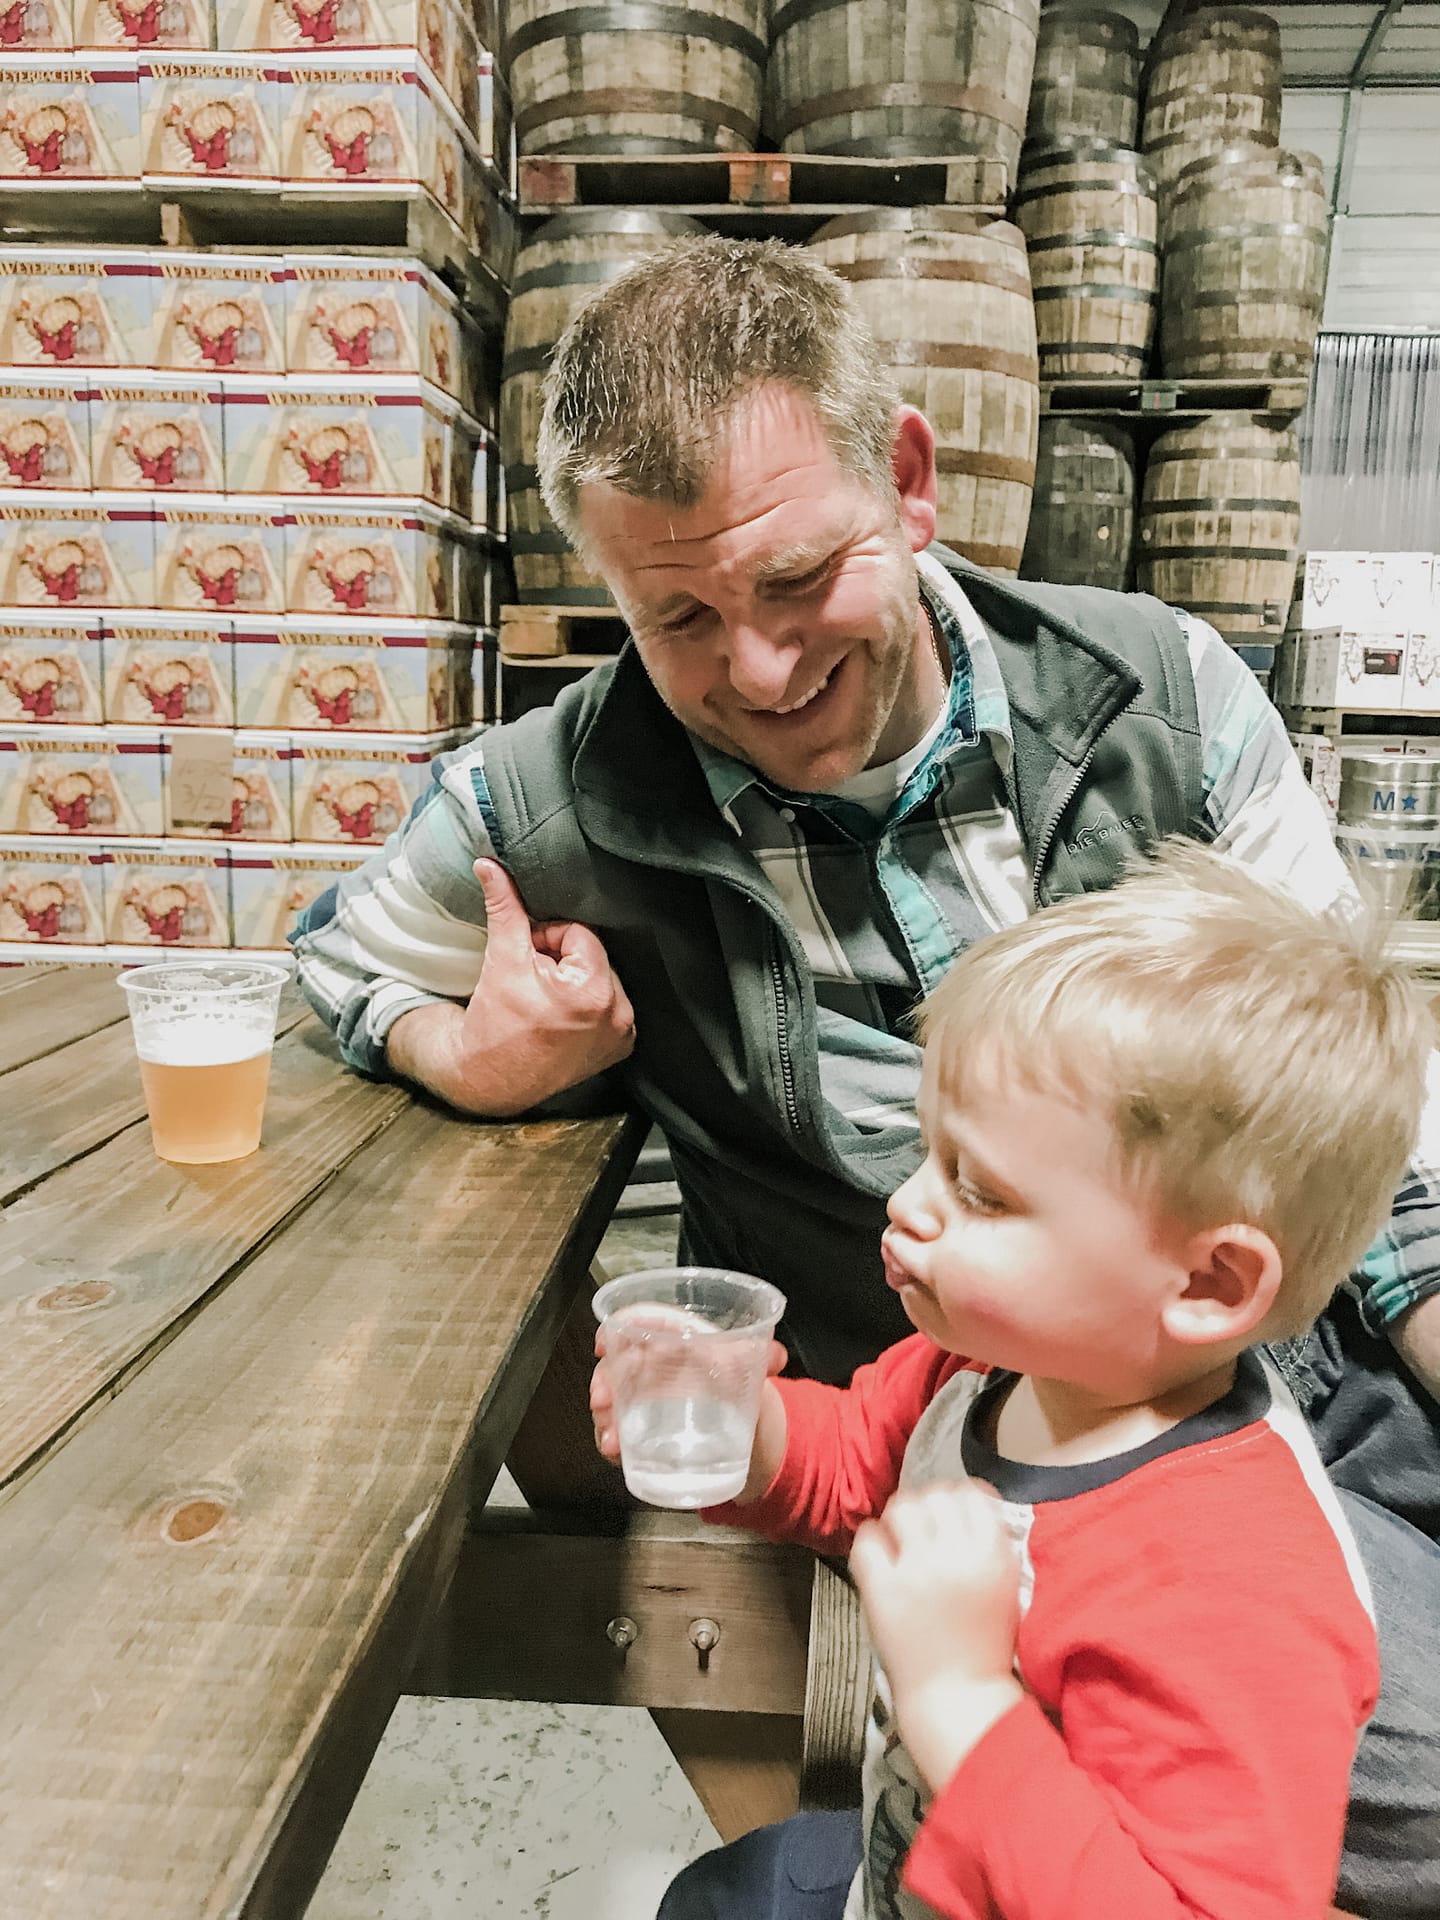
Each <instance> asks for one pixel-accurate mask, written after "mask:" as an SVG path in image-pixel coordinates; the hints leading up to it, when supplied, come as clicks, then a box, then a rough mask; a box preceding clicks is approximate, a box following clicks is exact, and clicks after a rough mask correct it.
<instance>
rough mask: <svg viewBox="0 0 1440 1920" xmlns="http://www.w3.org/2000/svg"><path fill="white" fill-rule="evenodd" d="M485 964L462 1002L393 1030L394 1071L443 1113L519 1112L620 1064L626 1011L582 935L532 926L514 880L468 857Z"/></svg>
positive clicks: (630, 1042)
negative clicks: (442, 1106)
mask: <svg viewBox="0 0 1440 1920" xmlns="http://www.w3.org/2000/svg"><path fill="white" fill-rule="evenodd" d="M475 877H476V879H477V880H478V881H479V882H480V885H481V888H482V889H483V891H484V894H485V920H486V929H487V931H486V939H485V956H484V959H483V960H482V962H481V966H480V978H479V980H478V982H477V983H476V987H475V991H474V993H473V994H472V995H471V996H470V1004H469V1005H468V1006H467V1007H465V1008H464V1009H463V1011H462V1010H461V1009H460V1008H458V1007H421V1008H417V1009H416V1010H415V1011H414V1012H413V1013H407V1014H404V1015H402V1017H401V1018H400V1019H399V1020H397V1021H396V1022H395V1024H394V1026H393V1027H392V1028H391V1029H390V1035H389V1040H388V1042H387V1052H388V1055H389V1059H390V1064H391V1066H392V1067H393V1068H394V1069H395V1071H396V1072H397V1073H400V1074H403V1075H404V1076H405V1077H406V1078H407V1079H412V1080H418V1081H419V1082H420V1084H421V1085H422V1086H426V1087H429V1088H430V1089H431V1091H432V1092H434V1093H438V1094H439V1095H440V1096H441V1098H442V1099H444V1100H448V1101H449V1102H450V1104H451V1105H452V1106H455V1107H459V1108H461V1109H462V1110H463V1111H464V1112H467V1113H483V1114H486V1115H489V1116H490V1117H491V1118H494V1119H504V1118H506V1117H508V1116H509V1115H512V1114H517V1113H524V1112H526V1111H527V1110H528V1109H529V1108H531V1107H533V1106H536V1105H537V1104H538V1103H539V1102H540V1101H541V1100H546V1099H548V1098H549V1097H550V1096H551V1095H552V1094H556V1093H561V1092H563V1091H564V1090H565V1089H566V1088H567V1087H574V1086H578V1085H579V1084H580V1082H581V1081H582V1080H589V1079H592V1078H593V1077H594V1076H595V1075H596V1074H598V1073H603V1072H604V1071H605V1069H606V1068H607V1067H613V1066H615V1065H616V1064H617V1063H618V1062H619V1061H621V1060H624V1059H626V1058H627V1057H628V1056H629V1054H630V1053H631V1052H632V1050H633V1049H634V1046H635V1014H634V1010H633V1009H632V1007H631V1005H630V1000H629V996H628V995H627V994H626V992H625V989H624V987H622V986H621V984H620V981H619V979H618V978H617V977H616V974H615V971H614V969H613V968H612V967H611V965H610V958H609V955H608V954H607V953H606V951H605V948H604V946H603V945H602V944H601V942H600V940H599V939H598V938H597V937H596V935H595V934H594V933H592V932H591V930H590V929H589V927H584V926H581V925H580V924H579V923H578V922H577V921H573V920H552V921H546V922H544V923H543V924H542V925H540V926H532V925H531V924H530V916H529V914H528V913H527V912H526V911H525V903H524V902H523V901H522V900H521V898H520V895H519V894H518V893H517V892H516V890H515V883H514V881H513V880H512V879H511V878H510V876H509V874H508V873H507V872H506V871H505V869H504V868H503V867H502V866H500V865H499V864H498V862H496V861H494V860H477V861H476V862H475Z"/></svg>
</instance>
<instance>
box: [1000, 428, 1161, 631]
mask: <svg viewBox="0 0 1440 1920" xmlns="http://www.w3.org/2000/svg"><path fill="white" fill-rule="evenodd" d="M1134 544H1135V448H1134V445H1133V443H1132V441H1131V439H1130V435H1129V434H1128V433H1127V432H1126V431H1125V430H1124V428H1123V427H1112V426H1109V425H1108V424H1107V425H1102V424H1101V422H1100V421H1098V420H1076V419H1067V418H1066V417H1065V415H1064V414H1058V413H1046V414H1042V415H1041V417H1040V445H1039V451H1038V453H1037V454H1036V457H1035V497H1034V500H1033V501H1032V502H1031V506H1030V531H1029V533H1028V534H1027V535H1026V536H1025V555H1024V558H1023V559H1022V560H1021V562H1020V578H1021V579H1022V580H1054V581H1056V582H1058V583H1059V584H1060V585H1061V586H1075V587H1111V588H1113V589H1114V590H1115V591H1116V592H1117V593H1124V592H1126V590H1127V589H1128V588H1129V585H1130V564H1131V557H1132V551H1133V548H1134Z"/></svg>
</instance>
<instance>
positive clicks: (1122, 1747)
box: [712, 1336, 1379, 1920]
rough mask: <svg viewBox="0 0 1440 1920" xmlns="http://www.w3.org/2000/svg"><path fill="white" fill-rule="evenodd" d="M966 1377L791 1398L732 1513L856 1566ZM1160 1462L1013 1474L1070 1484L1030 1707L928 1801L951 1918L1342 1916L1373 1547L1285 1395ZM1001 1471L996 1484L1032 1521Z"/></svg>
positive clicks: (896, 1378)
mask: <svg viewBox="0 0 1440 1920" xmlns="http://www.w3.org/2000/svg"><path fill="white" fill-rule="evenodd" d="M962 1364H963V1363H961V1362H959V1361H957V1360H956V1359H955V1358H954V1357H953V1356H951V1355H948V1354H944V1353H942V1352H940V1351H939V1350H938V1349H937V1348H934V1347H933V1346H931V1344H930V1343H929V1342H928V1341H927V1340H925V1339H924V1338H923V1337H921V1336H916V1337H915V1338H913V1339H910V1340H907V1341H904V1342H902V1343H901V1345H899V1346H898V1347H895V1348H892V1349H890V1350H889V1351H888V1352H887V1353H886V1354H884V1355H882V1356H881V1358H880V1360H879V1361H877V1362H876V1363H875V1366H874V1367H872V1368H865V1369H862V1370H861V1372H860V1373H858V1374H857V1375H856V1377H855V1381H854V1382H853V1383H852V1386H851V1388H849V1389H845V1390H842V1389H836V1388H825V1387H820V1386H818V1385H816V1384H814V1383H811V1382H789V1381H785V1382H780V1383H779V1384H780V1387H781V1391H782V1393H783V1394H784V1396H785V1406H786V1415H787V1422H788V1435H787V1448H786V1454H785V1458H784V1460H783V1462H782V1464H781V1466H780V1469H779V1471H778V1472H777V1474H776V1475H775V1478H774V1480H773V1481H772V1483H771V1485H770V1486H769V1488H767V1489H766V1492H765V1493H764V1495H763V1496H762V1498H761V1499H760V1500H759V1501H758V1502H755V1503H753V1504H752V1505H750V1506H748V1507H733V1506H731V1507H726V1508H723V1509H717V1510H716V1511H715V1512H714V1514H713V1515H712V1517H713V1518H715V1519H717V1520H723V1521H727V1522H730V1523H731V1524H740V1525H744V1526H747V1527H755V1528H756V1529H757V1530H759V1531H761V1532H764V1533H766V1534H767V1535H768V1536H769V1537H771V1538H774V1539H787V1540H802V1541H805V1542H807V1543H808V1544H810V1545H811V1546H813V1547H815V1548H817V1549H818V1550H819V1551H822V1552H830V1553H837V1552H843V1551H846V1550H848V1547H849V1544H850V1541H851V1539H852V1538H853V1536H854V1532H855V1529H856V1528H857V1527H858V1525H859V1524H860V1522H861V1521H862V1520H864V1519H866V1518H867V1517H869V1516H871V1515H873V1514H876V1513H879V1512H881V1511H882V1510H883V1508H884V1506H885V1504H886V1502H887V1501H888V1499H889V1498H890V1496H891V1494H892V1493H893V1492H894V1491H895V1489H896V1487H897V1486H898V1484H899V1479H900V1465H901V1462H902V1460H903V1457H904V1451H905V1444H906V1441H907V1439H908V1437H909V1434H910V1433H911V1431H912V1430H913V1428H914V1426H915V1424H916V1422H917V1421H918V1419H919V1417H920V1415H921V1414H922V1413H923V1412H924V1410H925V1408H926V1407H927V1406H928V1404H929V1402H930V1400H931V1399H932V1398H933V1397H934V1395H935V1394H936V1393H937V1392H938V1391H939V1389H940V1388H941V1387H942V1386H943V1385H945V1384H946V1382H947V1381H948V1380H950V1379H951V1378H953V1376H954V1374H955V1373H956V1372H957V1371H958V1370H959V1368H960V1367H961V1366H962ZM1255 1371H1256V1377H1257V1378H1258V1377H1259V1375H1258V1363H1255ZM1278 1391H1283V1390H1278ZM1266 1392H1268V1389H1267V1388H1265V1387H1264V1386H1263V1385H1262V1388H1261V1393H1262V1397H1263V1395H1264V1394H1265V1393H1266ZM1180 1431H1181V1430H1177V1434H1178V1433H1179V1432H1180ZM1151 1451H1152V1450H1149V1449H1142V1450H1141V1451H1140V1452H1139V1453H1137V1454H1135V1455H1130V1456H1122V1460H1121V1462H1119V1463H1099V1467H1098V1468H1097V1469H1091V1470H1086V1474H1087V1475H1088V1477H1089V1479H1090V1480H1091V1481H1093V1482H1095V1484H1084V1483H1083V1478H1084V1477H1083V1476H1082V1484H1081V1487H1080V1490H1079V1491H1078V1492H1077V1491H1074V1487H1075V1477H1076V1472H1077V1470H1075V1469H1064V1470H1059V1471H1058V1472H1056V1471H1055V1470H1046V1469H1017V1470H1016V1471H1017V1472H1018V1474H1019V1476H1020V1478H1021V1480H1022V1481H1025V1482H1027V1483H1028V1484H1027V1485H1025V1486H1022V1487H1021V1488H1020V1491H1022V1492H1027V1493H1029V1494H1030V1495H1032V1496H1033V1495H1034V1494H1035V1493H1036V1491H1037V1489H1038V1490H1040V1491H1041V1492H1042V1494H1043V1491H1044V1490H1045V1489H1046V1488H1048V1487H1050V1486H1052V1485H1055V1484H1059V1485H1062V1486H1067V1487H1068V1489H1069V1491H1068V1492H1067V1494H1066V1497H1057V1498H1048V1497H1039V1498H1035V1497H1032V1498H1029V1499H1028V1500H1026V1501H1025V1502H1023V1509H1024V1512H1025V1521H1024V1529H1025V1541H1026V1545H1025V1553H1026V1557H1027V1560H1028V1563H1029V1572H1030V1574H1031V1576H1032V1578H1033V1588H1032V1589H1031V1597H1030V1601H1029V1605H1028V1607H1027V1609H1026V1611H1025V1613H1024V1616H1023V1618H1022V1622H1021V1628H1020V1636H1019V1645H1018V1650H1017V1663H1018V1667H1019V1671H1020V1674H1021V1677H1022V1679H1023V1680H1024V1683H1025V1686H1026V1690H1027V1697H1026V1698H1025V1700H1023V1701H1022V1702H1021V1703H1020V1704H1018V1705H1017V1706H1016V1707H1014V1708H1013V1709H1012V1710H1011V1711H1010V1712H1009V1713H1007V1714H1006V1715H1005V1716H1004V1717H1003V1718H1002V1719H1001V1720H1000V1721H999V1722H998V1723H997V1724H996V1725H995V1726H994V1727H992V1728H991V1729H990V1731H989V1732H988V1733H987V1734H986V1735H985V1736H984V1737H983V1738H982V1739H981V1740H980V1741H979V1742H978V1743H977V1745H976V1746H975V1747H974V1748H973V1749H972V1750H971V1752H970V1753H969V1754H968V1755H967V1756H966V1758H965V1759H964V1760H963V1761H962V1762H961V1764H960V1766H959V1767H958V1768H957V1770H956V1772H955V1773H954V1775H953V1776H952V1778H951V1779H950V1780H949V1781H948V1782H947V1783H946V1784H945V1786H944V1787H943V1788H942V1789H941V1791H940V1792H939V1793H938V1794H936V1796H935V1797H934V1799H933V1800H932V1801H931V1802H930V1803H929V1805H928V1806H927V1807H926V1808H925V1809H924V1812H923V1817H922V1819H921V1821H920V1825H919V1828H918V1831H917V1833H916V1834H915V1837H914V1839H913V1842H912V1844H911V1846H910V1850H909V1854H908V1857H907V1859H906V1862H905V1868H904V1875H903V1886H904V1887H905V1889H906V1891H907V1892H909V1893H911V1894H913V1895H914V1896H916V1897H918V1898H919V1899H921V1900H923V1901H924V1902H925V1903H926V1904H927V1905H928V1906H929V1907H930V1908H932V1909H933V1910H934V1912H935V1913H936V1914H938V1915H940V1916H942V1917H943V1920H982V1917H983V1920H997V1917H998V1916H1002V1915H1003V1916H1004V1920H1117V1916H1123V1920H1182V1916H1183V1917H1184V1920H1200V1917H1201V1916H1203V1917H1204V1920H1320V1917H1321V1916H1323V1915H1324V1914H1326V1913H1327V1912H1328V1910H1329V1908H1330V1905H1331V1902H1332V1900H1333V1898H1334V1888H1335V1876H1336V1870H1337V1866H1338V1863H1339V1858H1340V1846H1341V1838H1342V1835H1343V1830H1344V1821H1345V1808H1346V1801H1347V1796H1348V1788H1349V1776H1350V1767H1351V1762H1352V1760H1353V1758H1354V1752H1355V1746H1356V1742H1357V1739H1358V1736H1359V1733H1360V1731H1361V1729H1362V1728H1363V1726H1364V1724H1365V1721H1366V1720H1367V1719H1368V1717H1369V1715H1370V1712H1371V1711H1372V1709H1373V1706H1374V1702H1375V1696H1376V1692H1377V1690H1378V1686H1379V1670H1378V1656H1377V1651H1376V1644H1375V1635H1374V1628H1373V1625H1372V1622H1371V1619H1370V1615H1369V1613H1368V1610H1367V1601H1368V1595H1367V1594H1366V1590H1365V1585H1364V1576H1363V1573H1360V1572H1359V1571H1358V1568H1357V1563H1356V1561H1355V1557H1354V1553H1353V1542H1350V1541H1349V1538H1348V1531H1347V1530H1346V1528H1345V1524H1344V1520H1343V1517H1341V1516H1340V1514H1339V1510H1338V1508H1337V1507H1336V1506H1335V1502H1334V1495H1333V1492H1332V1491H1331V1490H1330V1488H1329V1487H1328V1484H1327V1483H1326V1482H1325V1480H1324V1474H1323V1470H1322V1469H1321V1467H1320V1464H1319V1460H1318V1456H1316V1455H1315V1454H1314V1450H1313V1446H1312V1445H1311V1443H1310V1441H1309V1437H1308V1434H1306V1433H1305V1431H1304V1427H1303V1421H1302V1420H1301V1419H1300V1416H1299V1414H1298V1412H1297V1411H1296V1410H1295V1409H1294V1407H1293V1403H1292V1402H1289V1401H1288V1398H1287V1400H1286V1401H1285V1404H1284V1405H1280V1406H1277V1408H1276V1409H1275V1411H1274V1414H1273V1415H1270V1414H1265V1413H1263V1411H1262V1415H1261V1417H1256V1418H1251V1417H1248V1415H1247V1417H1246V1418H1245V1419H1244V1423H1243V1424H1241V1425H1240V1426H1238V1427H1237V1428H1236V1429H1235V1430H1233V1431H1230V1432H1226V1433H1222V1434H1218V1435H1212V1436H1210V1437H1207V1438H1203V1439H1201V1440H1200V1441H1198V1442H1196V1443H1195V1444H1177V1446H1176V1447H1175V1450H1173V1451H1168V1452H1161V1453H1160V1454H1159V1455H1158V1457H1150V1458H1146V1457H1144V1456H1145V1455H1146V1454H1147V1453H1149V1452H1151ZM1127 1461H1138V1462H1139V1464H1138V1465H1133V1466H1127V1465H1125V1464H1124V1463H1125V1462H1127ZM1111 1466H1113V1467H1115V1468H1116V1472H1115V1475H1114V1477H1112V1478H1109V1479H1106V1478H1105V1470H1106V1469H1107V1468H1108V1467H1111ZM1004 1469H1005V1463H1003V1462H999V1463H997V1467H996V1471H995V1472H994V1473H993V1474H992V1473H991V1472H990V1471H988V1470H987V1473H986V1477H987V1478H991V1477H994V1478H996V1479H997V1481H998V1482H1001V1483H1002V1484H1001V1492H1002V1494H1003V1495H1004V1496H1005V1497H1006V1499H1007V1504H1009V1505H1010V1506H1011V1507H1012V1510H1013V1509H1014V1508H1015V1505H1016V1501H1015V1497H1014V1495H1015V1491H1016V1490H1015V1489H1014V1488H1008V1487H1007V1486H1005V1485H1004V1484H1003V1481H1004V1478H1005V1472H1004ZM1047 1474H1048V1475H1049V1478H1048V1479H1047V1478H1046V1476H1047ZM954 1477H955V1478H956V1479H957V1480H960V1479H963V1478H964V1477H965V1468H964V1466H963V1465H962V1464H961V1462H960V1460H959V1459H958V1458H957V1460H956V1472H955V1476H954ZM1347 1548H1348V1551H1347Z"/></svg>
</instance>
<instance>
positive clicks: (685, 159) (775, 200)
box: [519, 153, 1008, 237]
mask: <svg viewBox="0 0 1440 1920" xmlns="http://www.w3.org/2000/svg"><path fill="white" fill-rule="evenodd" d="M1007 190H1008V182H1007V180H1006V174H1005V168H1004V166H1003V165H1002V164H1001V162H1000V161H998V160H982V159H977V158H975V157H974V156H972V155H959V156H956V157H954V158H940V157H936V158H934V159H920V160H868V159H851V158H848V157H840V156H837V155H828V154H800V153H794V154H792V153H713V154H711V153H683V154H671V153H667V154H645V155H630V154H616V155H610V154H605V155H601V154H555V155H550V154H534V155H529V156H522V158H521V160H520V162H519V202H520V213H521V216H522V218H523V217H527V216H528V217H529V218H532V219H537V218H538V219H545V218H548V217H549V216H550V215H551V214H555V213H560V212H563V211H565V210H567V209H570V208H579V207H664V208H666V209H667V210H668V211H670V212H672V213H688V214H693V215H695V216H696V217H697V218H701V219H704V220H707V221H709V222H710V223H711V224H713V225H723V226H726V227H727V228H729V229H731V230H733V231H741V230H743V229H745V228H746V227H747V226H748V227H752V228H754V227H760V228H762V229H763V228H764V226H765V225H766V224H767V223H768V225H769V227H770V229H771V230H773V229H774V228H775V227H776V226H783V227H784V228H785V229H786V232H787V237H788V235H789V230H790V228H791V227H792V225H793V226H794V227H796V228H799V227H802V226H804V225H805V224H806V223H808V224H810V225H812V226H815V225H819V224H820V222H822V221H824V220H830V219H834V218H835V217H836V216H837V215H838V214H842V213H857V212H860V211H862V210H864V209H866V208H870V207H879V206H885V207H917V206H953V207H966V208H970V207H974V208H977V209H983V210H986V211H989V212H993V213H997V214H998V213H1003V211H1004V208H1005V202H1006V197H1007ZM759 216H763V219H761V218H759Z"/></svg>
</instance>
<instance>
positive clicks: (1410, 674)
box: [1401, 627, 1440, 713]
mask: <svg viewBox="0 0 1440 1920" xmlns="http://www.w3.org/2000/svg"><path fill="white" fill-rule="evenodd" d="M1401 704H1402V705H1403V706H1404V708H1405V710H1406V712H1407V713H1440V633H1437V632H1436V631H1435V630H1434V629H1433V628H1428V627H1427V628H1423V629H1421V630H1420V631H1418V632H1414V633H1412V634H1411V635H1410V641H1409V646H1408V648H1407V650H1406V655H1405V695H1404V699H1403V701H1402V703H1401Z"/></svg>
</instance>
